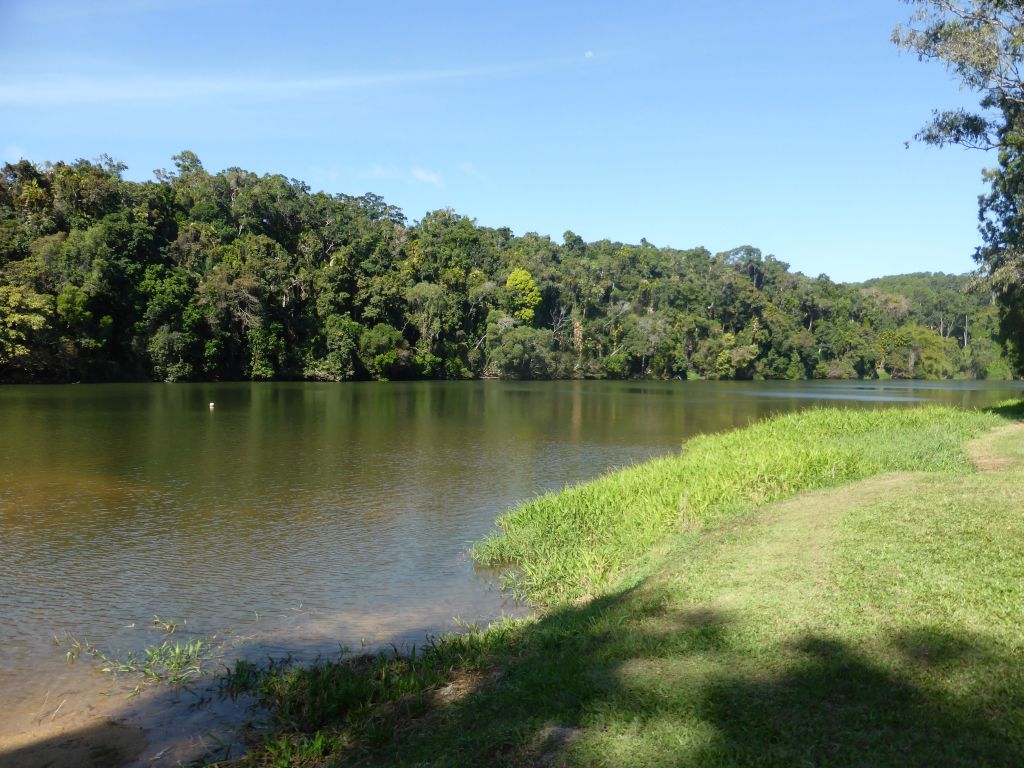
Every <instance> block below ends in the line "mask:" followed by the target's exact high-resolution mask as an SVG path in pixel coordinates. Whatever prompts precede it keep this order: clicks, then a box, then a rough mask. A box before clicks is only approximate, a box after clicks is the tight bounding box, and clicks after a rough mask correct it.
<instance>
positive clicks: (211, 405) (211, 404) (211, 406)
mask: <svg viewBox="0 0 1024 768" xmlns="http://www.w3.org/2000/svg"><path fill="white" fill-rule="evenodd" d="M210 410H211V411H212V410H213V403H210Z"/></svg>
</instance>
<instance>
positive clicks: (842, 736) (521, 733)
mask: <svg viewBox="0 0 1024 768" xmlns="http://www.w3.org/2000/svg"><path fill="white" fill-rule="evenodd" d="M638 601H639V602H638ZM659 602H660V601H659V599H658V598H657V596H655V598H653V599H652V597H651V594H650V591H649V589H648V590H645V595H644V596H643V597H642V598H638V596H637V595H636V594H630V593H624V594H620V595H615V596H610V597H606V598H603V599H600V600H596V601H594V602H593V603H591V604H589V605H587V606H585V607H573V608H565V609H562V610H560V611H557V612H555V613H553V614H551V615H549V616H547V617H545V618H544V619H543V620H541V621H540V622H539V623H537V624H535V625H533V626H531V627H528V628H527V629H526V630H525V631H524V632H522V634H521V636H519V637H517V638H515V640H514V641H513V642H512V643H510V645H509V657H508V658H506V659H504V661H503V663H502V664H501V666H500V670H501V671H500V672H499V673H496V674H494V675H491V676H487V677H484V678H483V679H482V680H480V681H478V684H477V685H476V686H475V687H472V688H471V689H470V690H469V691H468V692H467V693H465V695H463V696H461V697H459V698H458V699H457V700H455V701H437V700H435V702H434V704H433V706H432V707H431V708H430V709H429V711H427V712H425V713H424V714H423V716H422V717H420V718H419V719H418V720H417V721H415V722H412V723H406V724H404V725H403V726H402V727H401V728H399V729H397V730H396V731H395V732H393V733H391V734H389V736H388V738H387V739H386V741H385V743H383V744H381V745H379V746H378V747H377V748H375V749H371V750H369V751H364V750H353V751H350V752H349V753H347V754H345V755H343V756H341V757H340V762H339V764H346V765H348V764H351V765H414V764H416V765H419V764H423V765H515V766H521V765H609V764H611V765H638V766H640V765H644V766H646V765H650V764H654V763H657V764H659V765H678V766H691V765H692V766H705V765H736V766H765V765H777V766H795V765H800V766H804V765H806V766H827V765H844V766H939V765H941V766H965V767H966V766H1019V765H1024V743H1022V741H1021V733H1022V728H1021V725H1022V713H1024V689H1022V688H1021V686H1020V671H1019V669H1020V667H1019V659H1018V658H1016V656H1015V655H1014V654H1013V653H1012V651H1011V650H1008V649H1006V648H1003V647H1000V646H997V645H995V644H993V643H992V642H990V641H988V640H987V639H985V638H983V637H979V636H971V635H967V634H964V633H960V632H952V631H946V630H943V629H940V628H927V627H926V628H921V627H909V628H903V629H900V630H897V631H893V632H892V633H891V634H890V635H889V636H887V637H885V638H880V639H877V638H876V639H875V640H873V641H871V647H870V649H868V648H859V647H852V646H851V645H849V644H847V643H844V642H841V641H839V640H836V639H833V638H829V637H826V636H823V635H818V634H807V635H804V636H802V637H800V638H799V639H798V640H796V641H793V642H792V643H790V644H789V645H788V647H786V648H783V649H780V651H781V654H780V655H781V657H782V658H783V661H782V664H781V666H775V670H776V671H774V672H766V671H765V669H766V668H771V667H772V666H774V665H771V664H769V665H767V667H759V666H758V665H756V664H754V665H752V664H751V663H750V661H749V659H744V658H743V653H742V651H741V650H740V648H739V647H738V646H737V645H735V644H734V642H733V640H732V638H731V637H730V635H731V632H732V630H733V626H734V621H733V618H732V617H730V616H729V615H728V614H723V613H721V612H719V611H715V610H712V609H709V608H695V609H693V610H689V611H673V610H672V609H671V607H670V606H668V605H664V606H663V609H661V610H659V609H657V608H656V607H655V606H657V605H658V604H659ZM661 602H663V601H661ZM645 606H646V609H645ZM645 610H646V611H647V613H648V617H649V618H652V619H653V621H652V622H646V623H647V624H648V627H647V628H646V629H644V630H642V631H641V630H639V629H638V627H637V622H638V621H639V624H644V623H645V622H644V611H645ZM626 613H628V614H629V615H630V617H631V618H630V620H629V621H625V622H622V624H621V626H620V627H619V629H615V625H616V623H617V622H618V620H619V618H620V617H622V616H625V615H626ZM659 659H671V660H674V661H677V662H681V663H684V664H685V663H696V664H702V663H704V662H705V661H708V662H713V663H709V664H708V667H707V668H708V669H709V670H717V672H714V673H713V674H710V675H708V676H707V677H706V678H703V679H702V680H701V682H699V683H697V684H696V687H695V688H694V689H691V690H687V691H678V690H673V688H672V686H673V681H672V680H671V678H670V677H666V678H665V679H664V680H662V681H655V684H653V685H652V684H644V685H639V686H637V685H636V684H635V682H630V679H629V677H628V675H624V674H623V672H624V670H625V669H627V668H629V667H630V665H635V664H637V662H638V661H639V662H640V663H641V664H643V663H647V664H649V665H655V669H657V667H656V664H657V660H659ZM723 669H725V670H727V671H726V672H724V673H723V672H722V671H721V670H723ZM732 669H735V670H737V671H735V672H732V671H728V670H732ZM680 701H683V702H685V704H684V705H683V706H678V707H677V705H678V704H679V702H680ZM690 702H693V706H691V704H690ZM672 718H675V720H674V721H673V722H672V723H670V725H671V726H672V727H678V728H679V729H690V730H691V731H693V730H695V729H696V730H699V731H701V732H702V733H703V734H704V735H705V736H704V738H703V741H701V740H700V739H696V740H694V741H691V742H690V743H689V744H680V745H678V746H675V747H665V746H664V744H658V745H656V746H652V745H651V744H644V745H638V748H637V749H636V750H635V751H634V752H632V753H629V754H626V755H623V754H618V753H616V754H615V755H614V756H612V755H609V754H608V753H606V752H602V749H604V748H605V747H606V746H607V743H608V742H607V741H603V740H602V737H601V735H600V734H597V735H596V736H595V734H594V732H593V728H594V723H595V722H604V723H608V722H617V723H620V724H622V723H626V724H629V728H632V729H638V730H639V731H641V732H642V731H643V729H644V728H646V727H647V726H648V725H649V724H651V725H659V724H660V725H664V724H665V722H666V719H669V720H672ZM588 729H589V730H588ZM707 734H711V736H710V737H707ZM595 739H596V740H595ZM439 745H443V751H441V750H439V749H438V746H439ZM645 750H648V751H645ZM650 750H653V751H650Z"/></svg>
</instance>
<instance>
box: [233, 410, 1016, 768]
mask: <svg viewBox="0 0 1024 768" xmlns="http://www.w3.org/2000/svg"><path fill="white" fill-rule="evenodd" d="M1020 416H1021V410H1020V407H1019V406H1017V407H1015V408H1010V407H1006V408H1003V409H1002V410H1000V411H999V412H998V413H988V414H985V413H971V412H961V411H955V410H951V409H945V408H926V409H921V410H915V411H896V410H892V411H883V412H864V411H858V412H853V411H831V410H824V411H814V412H809V413H804V414H797V415H796V416H790V417H783V418H779V419H775V420H772V421H770V422H767V423H763V424H759V425H757V426H755V427H753V428H751V429H748V430H744V431H741V432H736V433H730V434H725V435H718V436H712V437H708V438H700V439H698V440H695V441H691V443H690V444H688V446H687V449H686V451H685V452H684V454H683V455H682V456H680V457H674V458H672V459H665V460H660V461H657V462H652V463H651V465H650V466H646V467H644V466H641V467H636V468H633V469H630V470H626V471H624V472H620V473H616V474H615V475H610V476H608V477H605V478H601V479H599V480H598V481H596V482H595V483H593V484H592V486H593V487H588V486H577V487H574V488H571V489H568V490H567V491H565V492H563V493H562V494H556V495H552V496H549V497H545V499H544V500H542V501H543V503H542V504H539V503H537V502H531V503H530V504H528V505H525V506H524V507H522V508H520V510H517V511H516V512H513V513H512V514H511V515H510V516H509V517H508V518H506V519H505V521H504V524H503V526H502V528H503V530H505V531H506V532H507V535H508V536H509V537H510V539H512V540H513V541H511V542H506V543H505V544H503V545H499V544H498V542H499V541H501V540H500V539H492V540H489V541H488V542H487V543H486V544H485V545H484V548H482V550H481V551H504V552H508V553H509V554H507V555H506V556H505V559H509V560H513V561H514V562H516V563H517V564H519V565H520V566H521V567H522V568H523V574H524V576H523V580H520V581H519V582H518V583H519V585H520V588H523V589H524V590H525V591H526V592H527V594H530V595H533V596H536V597H537V599H539V600H541V601H545V602H547V603H548V608H547V610H544V611H543V612H542V613H541V614H540V615H539V616H537V617H534V618H532V619H527V620H523V621H518V622H502V623H500V624H498V625H495V626H493V627H491V628H489V629H487V630H484V631H471V632H469V633H466V634H463V635H450V636H446V637H443V638H438V639H435V640H433V641H432V642H430V643H429V644H428V645H427V646H426V647H425V648H421V649H418V650H416V651H415V652H414V653H411V654H405V655H403V654H398V653H395V652H392V653H385V654H378V655H376V656H369V657H367V656H364V657H355V658H346V659H343V660H340V661H322V662H319V663H317V664H314V665H312V666H305V667H303V666H295V665H291V664H288V663H281V664H272V665H269V666H265V667H256V666H252V665H244V664H243V665H238V666H236V668H235V670H234V672H233V673H232V674H231V675H230V676H229V677H228V678H226V681H225V691H226V692H227V693H240V692H250V693H255V694H257V695H258V696H259V697H260V698H261V699H262V700H263V702H264V704H265V705H266V706H268V707H269V708H270V710H271V711H272V712H273V713H274V716H275V728H274V730H273V732H272V733H271V734H269V735H267V736H265V737H260V738H259V739H258V741H257V743H256V744H255V746H254V748H253V749H252V751H251V752H250V754H249V755H247V756H246V757H244V758H242V759H241V760H239V761H237V763H236V764H241V765H249V766H273V768H297V767H312V766H340V765H402V766H427V765H429V766H463V765H508V766H526V765H531V766H532V765H563V766H638V767H639V766H644V767H646V766H694V767H696V766H755V765H756V766H763V765H764V766H780V767H781V766H792V765H835V766H851V767H852V766H862V765H873V766H893V767H895V766H922V767H923V766H932V765H944V766H962V767H963V768H967V766H1016V765H1021V764H1024V663H1022V662H1024V640H1022V639H1021V636H1020V631H1019V628H1020V626H1021V624H1022V623H1024V578H1022V575H1024V572H1022V571H1021V566H1020V563H1022V562H1024V514H1022V509H1024V427H1021V426H1019V425H1014V426H1010V427H1006V426H1003V428H1002V429H1000V430H997V431H992V430H991V428H992V427H995V426H997V425H1007V424H1009V423H1010V420H1011V419H1013V418H1019V417H1020ZM986 430H988V431H987V432H986ZM982 433H985V437H984V438H983V439H982V440H981V441H980V442H977V441H976V442H974V443H970V452H971V453H972V454H973V459H974V461H975V463H977V464H978V466H983V467H989V468H990V469H989V471H987V472H973V471H972V470H971V466H972V465H971V462H970V460H969V457H968V452H967V450H966V448H965V446H967V445H968V443H969V441H970V440H971V438H972V437H975V436H977V435H979V434H982ZM923 471H927V472H928V474H924V473H923ZM880 473H885V474H884V475H882V476H877V477H871V476H872V475H879V474H880ZM858 477H862V478H864V477H866V478H869V479H865V480H861V481H860V482H855V483H847V484H845V485H844V486H843V487H837V488H832V487H830V486H833V485H837V484H839V483H840V482H843V481H848V480H851V479H855V478H858ZM648 483H658V484H661V485H662V486H664V487H659V488H651V487H648V486H647V484H648ZM814 487H817V488H819V490H817V491H811V492H807V493H799V494H798V492H799V491H801V490H802V489H807V488H814ZM679 493H683V494H684V500H685V501H686V504H685V505H684V511H685V512H686V516H685V521H684V523H683V525H682V526H681V528H682V530H680V520H679V517H680V515H679V509H678V507H677V503H678V502H676V497H677V496H678V494H679ZM687 493H689V496H687V495H686V494H687ZM622 494H646V495H644V496H643V497H642V498H644V499H645V500H646V501H645V504H646V505H651V504H654V505H657V508H656V509H655V510H653V511H649V510H645V509H644V504H641V503H638V502H636V500H635V499H630V498H623V497H621V495H622ZM784 496H791V497H792V498H789V499H787V500H785V501H781V502H778V503H774V504H767V502H769V501H771V500H772V499H777V498H781V497H784ZM616 497H618V498H616ZM560 503H561V505H560ZM588 503H589V504H593V505H595V507H594V508H588V507H587V504H588ZM756 507H761V508H760V509H755V508H756ZM559 509H561V510H562V512H563V513H564V517H565V519H561V520H560V519H559V515H558V514H557V512H558V510H559ZM725 521H728V523H727V524H721V523H723V522H725ZM544 526H550V527H549V529H548V530H549V532H550V534H551V536H552V537H553V538H554V540H555V541H557V542H561V545H562V546H563V547H566V548H568V549H570V550H571V552H570V554H569V555H563V553H560V551H559V549H558V547H556V546H555V545H548V544H546V543H545V542H544V541H543V539H544V536H543V534H544ZM606 528H607V529H608V530H606ZM617 537H619V538H618V540H619V541H620V543H621V544H622V546H623V548H624V551H625V552H626V554H624V555H619V556H615V552H614V549H615V542H616V539H617ZM658 542H661V546H660V547H658V548H657V550H656V552H655V553H654V554H650V553H649V552H646V551H645V550H644V547H645V546H646V547H648V548H649V547H650V546H651V545H653V544H656V543H658ZM499 546H501V547H507V549H499ZM645 555H646V556H647V559H646V560H644V556H645ZM544 557H549V558H554V559H561V560H562V562H561V563H560V564H559V565H557V566H555V567H554V568H551V569H547V568H546V567H545V566H544V564H543V563H541V562H540V561H541V560H542V559H543V558H544ZM602 558H604V559H605V560H604V562H605V564H604V565H602V566H601V567H600V568H598V569H596V570H595V569H594V568H592V567H591V566H590V565H587V563H594V562H597V561H598V560H601V559H602ZM641 562H643V564H644V568H643V570H642V572H641V571H637V570H636V568H637V567H638V564H640V563H641ZM623 569H628V570H626V572H625V576H626V578H625V579H620V580H619V581H618V582H616V581H615V578H616V573H617V572H618V571H621V570H623ZM531 573H535V574H539V575H540V576H543V578H539V579H537V580H529V579H531V578H532V577H531V576H530V574H531ZM638 573H642V574H643V575H638ZM557 574H564V577H565V578H566V579H568V580H569V581H568V584H569V586H568V587H566V588H564V589H562V588H559V587H557V586H556V585H555V584H554V583H553V582H551V581H550V580H551V579H554V578H556V577H557ZM595 574H597V577H596V578H595ZM602 585H603V586H602ZM595 591H596V592H598V594H597V595H596V596H595V597H594V599H592V600H588V601H575V600H573V599H572V598H574V597H577V596H580V595H583V594H585V593H587V592H595Z"/></svg>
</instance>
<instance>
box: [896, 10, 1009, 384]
mask: <svg viewBox="0 0 1024 768" xmlns="http://www.w3.org/2000/svg"><path fill="white" fill-rule="evenodd" d="M906 1H907V2H908V4H910V5H912V6H914V7H915V9H916V12H915V13H914V15H913V16H912V17H911V19H910V20H909V21H908V22H907V24H905V25H901V26H899V27H897V28H896V29H895V30H894V31H893V41H894V42H895V43H896V44H897V45H899V46H900V47H902V48H906V49H908V50H911V51H914V52H915V53H917V54H918V57H919V58H920V59H922V60H930V61H940V62H942V63H943V64H945V65H946V67H947V68H948V69H949V70H950V71H951V72H953V73H954V74H955V75H957V77H959V78H960V81H961V83H962V84H963V86H964V87H965V88H967V89H969V90H973V91H976V92H978V93H979V94H980V96H981V99H980V103H979V110H978V111H976V112H970V111H967V110H964V109H955V110H944V111H936V112H935V113H934V114H933V116H932V120H931V121H930V122H929V123H928V124H927V125H926V126H925V127H924V128H923V129H922V130H921V131H920V132H919V133H918V134H917V136H916V138H918V139H919V140H922V141H925V142H927V143H930V144H936V145H939V146H942V145H945V144H960V145H963V146H965V147H973V148H981V149H995V150H997V152H998V165H997V167H995V168H993V169H990V170H987V171H986V172H985V178H986V179H987V181H988V182H989V183H990V191H989V193H988V194H987V195H985V196H984V197H982V199H981V205H980V211H979V219H980V226H979V229H980V231H981V234H982V240H983V245H982V246H981V247H980V248H978V250H977V252H976V253H975V259H976V260H977V261H978V263H979V265H980V274H981V276H982V278H983V279H984V281H985V283H986V287H988V288H989V289H990V290H991V291H992V292H993V293H994V294H995V295H996V297H997V298H998V300H999V303H1000V305H1001V307H1002V313H1001V331H1002V336H1003V341H1004V343H1005V344H1006V346H1007V349H1008V351H1009V352H1010V354H1011V355H1012V357H1013V359H1014V361H1015V363H1016V366H1017V368H1018V370H1024V75H1022V74H1021V69H1022V67H1021V65H1022V63H1024V3H1022V2H1021V0H906Z"/></svg>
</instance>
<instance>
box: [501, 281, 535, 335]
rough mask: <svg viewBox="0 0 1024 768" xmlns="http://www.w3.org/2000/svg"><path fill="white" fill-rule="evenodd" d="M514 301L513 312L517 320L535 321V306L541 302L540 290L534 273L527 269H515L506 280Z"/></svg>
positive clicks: (506, 285)
mask: <svg viewBox="0 0 1024 768" xmlns="http://www.w3.org/2000/svg"><path fill="white" fill-rule="evenodd" d="M505 290H506V291H508V295H509V299H510V301H511V302H512V314H513V316H514V317H515V319H516V320H518V321H519V322H521V323H524V324H526V325H530V323H532V322H533V315H534V307H536V306H537V305H538V304H539V303H540V291H539V290H537V283H535V282H534V280H533V275H531V274H530V273H529V272H527V271H526V270H525V269H513V270H512V272H511V273H510V274H509V276H508V280H506V281H505Z"/></svg>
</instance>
